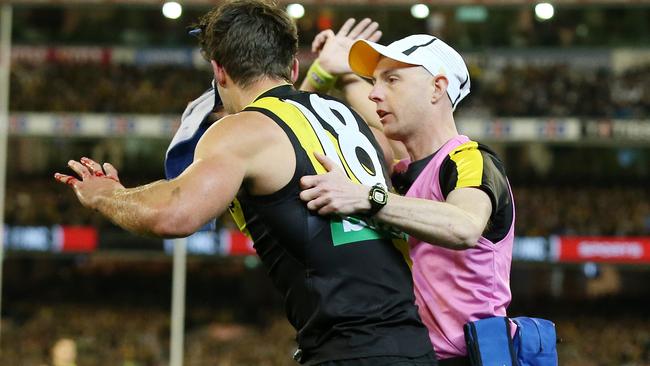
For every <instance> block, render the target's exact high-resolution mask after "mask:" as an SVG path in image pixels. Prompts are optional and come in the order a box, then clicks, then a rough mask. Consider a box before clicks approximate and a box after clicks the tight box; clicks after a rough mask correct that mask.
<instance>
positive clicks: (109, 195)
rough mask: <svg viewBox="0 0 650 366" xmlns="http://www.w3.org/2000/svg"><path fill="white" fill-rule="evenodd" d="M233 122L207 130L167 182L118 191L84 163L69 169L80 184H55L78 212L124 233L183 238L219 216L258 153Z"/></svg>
mask: <svg viewBox="0 0 650 366" xmlns="http://www.w3.org/2000/svg"><path fill="white" fill-rule="evenodd" d="M228 119H233V121H228ZM234 119H235V118H232V117H228V118H226V119H224V120H223V121H222V122H221V123H219V124H218V125H214V126H212V127H211V128H210V129H209V130H208V131H207V132H206V133H205V135H204V136H203V137H202V138H201V140H200V142H199V144H198V145H197V148H196V152H195V158H194V162H193V163H192V164H191V165H190V166H189V167H188V168H187V169H186V170H185V171H184V172H183V174H181V175H180V176H179V177H178V178H176V179H173V180H169V181H164V180H161V181H157V182H153V183H150V184H147V185H144V186H140V187H135V188H124V187H123V186H121V184H119V183H118V182H116V181H115V180H114V179H109V178H107V177H104V176H101V173H100V172H101V167H99V164H97V163H95V162H92V161H90V162H89V161H88V160H87V159H84V160H82V161H81V162H77V161H71V162H70V163H69V165H70V167H71V168H72V169H73V170H74V171H75V172H76V173H77V174H78V175H79V177H80V178H81V179H77V178H74V177H70V176H66V175H63V174H58V173H57V175H56V176H55V178H56V179H57V180H59V181H60V182H63V183H67V184H69V185H71V186H72V187H73V189H74V191H75V193H76V194H77V197H78V198H79V200H80V201H81V203H82V204H83V205H84V206H86V207H89V208H92V209H95V210H97V211H99V212H100V213H102V214H103V215H104V216H106V217H107V218H108V219H110V220H111V221H113V222H114V223H115V224H117V225H118V226H120V227H122V228H124V229H126V230H128V231H131V232H134V233H137V234H141V235H153V236H164V237H182V236H187V235H189V234H192V233H193V232H195V231H196V230H197V229H199V228H200V227H201V226H202V225H203V224H205V223H206V222H207V221H209V220H210V219H212V218H214V217H216V216H218V215H220V214H221V213H222V212H224V211H225V210H226V208H227V207H228V205H229V204H230V202H231V201H232V200H233V198H234V197H235V195H236V193H237V191H238V190H239V188H240V186H241V184H242V182H243V180H244V179H245V178H246V177H247V176H248V174H249V173H250V172H249V171H248V167H249V165H250V163H251V161H253V160H254V155H255V154H256V153H255V152H256V151H258V150H256V149H253V148H251V146H249V144H250V143H252V141H251V139H250V138H246V137H245V136H247V135H252V134H250V133H249V134H246V133H245V131H243V129H245V128H246V126H245V125H243V124H238V123H234V122H236V121H234ZM249 132H250V131H249ZM242 136H244V137H242ZM257 143H259V142H257ZM107 173H109V172H108V171H107ZM98 175H99V176H98Z"/></svg>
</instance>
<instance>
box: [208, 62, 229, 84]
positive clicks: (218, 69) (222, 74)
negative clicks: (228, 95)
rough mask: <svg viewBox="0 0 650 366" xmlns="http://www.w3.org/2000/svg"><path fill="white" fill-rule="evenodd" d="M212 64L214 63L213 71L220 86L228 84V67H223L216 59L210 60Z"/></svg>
mask: <svg viewBox="0 0 650 366" xmlns="http://www.w3.org/2000/svg"><path fill="white" fill-rule="evenodd" d="M210 64H211V65H212V72H213V73H214V80H215V81H216V82H217V84H219V85H220V86H222V87H223V86H225V85H226V69H224V68H223V66H221V65H220V64H218V63H217V61H215V60H210Z"/></svg>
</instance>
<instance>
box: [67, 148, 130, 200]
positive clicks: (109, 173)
mask: <svg viewBox="0 0 650 366" xmlns="http://www.w3.org/2000/svg"><path fill="white" fill-rule="evenodd" d="M68 167H70V169H72V170H73V171H74V172H75V173H77V176H78V177H79V178H76V177H74V176H71V175H66V174H61V173H55V174H54V179H56V180H57V181H59V182H60V183H63V184H67V185H69V186H70V187H72V189H73V190H74V192H75V194H76V195H77V198H78V199H79V202H81V204H82V205H84V206H86V207H88V208H92V209H97V205H98V203H99V200H100V199H101V198H102V197H107V196H110V195H112V194H113V193H115V191H117V190H119V189H124V186H123V185H122V184H121V183H120V179H119V177H118V173H117V169H115V167H114V166H113V165H111V164H110V163H104V164H103V166H102V165H99V163H97V162H95V161H93V160H91V159H88V158H81V159H80V160H79V161H76V160H70V161H68Z"/></svg>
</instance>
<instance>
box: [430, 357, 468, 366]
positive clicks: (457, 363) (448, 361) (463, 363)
mask: <svg viewBox="0 0 650 366" xmlns="http://www.w3.org/2000/svg"><path fill="white" fill-rule="evenodd" d="M438 366H471V364H470V362H469V357H467V356H461V357H452V358H445V359H444V360H438Z"/></svg>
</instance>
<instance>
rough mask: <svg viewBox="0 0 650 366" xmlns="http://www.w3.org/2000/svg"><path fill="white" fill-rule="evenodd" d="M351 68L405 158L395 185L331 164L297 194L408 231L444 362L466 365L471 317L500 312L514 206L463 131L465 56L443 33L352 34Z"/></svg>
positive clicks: (489, 160) (491, 161)
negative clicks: (383, 40) (370, 181)
mask: <svg viewBox="0 0 650 366" xmlns="http://www.w3.org/2000/svg"><path fill="white" fill-rule="evenodd" d="M349 62H350V67H351V68H352V70H353V71H354V72H355V73H356V74H358V75H360V76H362V77H364V78H370V79H371V80H372V83H373V87H372V90H371V92H370V95H369V98H370V99H371V100H372V101H373V102H375V103H376V112H377V114H378V116H379V118H380V122H381V124H382V125H383V130H384V133H385V134H386V137H388V138H390V139H395V140H398V141H401V142H402V143H404V145H405V146H406V149H407V151H408V155H409V158H408V159H406V160H402V161H400V162H399V163H397V164H396V165H395V166H394V167H393V179H392V180H393V183H394V186H395V188H396V190H397V191H398V193H399V194H401V195H403V196H400V195H397V194H393V193H388V192H386V191H385V190H384V189H383V188H382V187H380V186H374V187H372V186H371V185H359V184H354V183H353V182H350V181H349V180H348V179H347V178H346V177H345V176H344V175H343V174H342V171H341V170H340V169H339V168H337V167H336V166H335V165H334V164H332V163H331V162H330V161H328V159H327V158H325V157H323V156H320V155H319V156H318V158H319V160H320V161H321V162H322V163H323V164H324V165H325V166H326V167H327V169H328V170H329V171H330V172H329V173H327V174H324V175H318V176H309V177H303V178H302V181H301V183H302V186H303V188H304V189H305V190H304V191H303V192H302V194H301V198H302V199H303V200H304V201H306V202H308V207H309V208H310V209H312V210H315V211H318V213H320V214H322V215H329V214H338V215H343V216H345V215H352V214H363V215H366V216H367V217H368V218H369V221H372V222H375V224H377V225H379V226H381V225H389V226H392V227H395V228H398V229H400V230H403V231H404V232H406V233H407V234H408V235H409V236H410V239H409V244H410V254H411V258H412V259H413V268H412V271H413V280H414V283H415V295H416V299H417V304H418V306H419V311H420V316H421V317H422V320H423V321H424V322H425V324H426V325H427V327H428V329H429V337H430V338H431V342H432V343H433V346H434V349H435V350H436V353H437V354H438V357H439V358H440V359H441V360H442V361H441V362H440V364H441V365H469V360H468V359H467V357H466V356H467V352H466V346H465V341H464V334H463V325H464V324H465V323H466V322H468V321H473V320H477V319H483V318H487V317H491V316H495V315H499V316H505V315H506V307H507V306H508V304H509V303H510V300H511V293H510V286H509V282H510V265H511V260H512V245H513V239H514V219H515V208H514V201H513V197H512V192H511V189H510V186H509V183H508V180H507V178H506V174H505V169H504V166H503V164H502V162H501V161H500V160H499V158H498V157H497V156H496V154H495V153H494V152H492V151H491V150H490V149H488V148H487V147H486V146H484V145H482V144H480V143H477V142H476V141H472V140H470V139H469V138H468V137H466V136H463V135H460V134H459V133H458V131H457V129H456V124H455V121H454V116H453V112H454V110H455V108H456V107H457V106H458V103H459V102H460V101H461V100H462V99H463V98H464V97H465V96H467V95H468V94H469V88H470V79H469V73H468V71H467V67H466V65H465V62H464V61H463V59H462V57H461V56H460V55H459V54H458V52H456V51H455V50H454V49H453V48H451V47H450V46H448V45H447V44H445V43H444V42H443V41H441V40H440V39H438V38H436V37H433V36H430V35H413V36H409V37H406V38H404V39H402V40H399V41H396V42H394V43H392V44H390V45H389V46H382V45H379V44H377V43H373V42H368V41H357V42H355V43H354V44H353V46H352V48H351V50H350V56H349Z"/></svg>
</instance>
